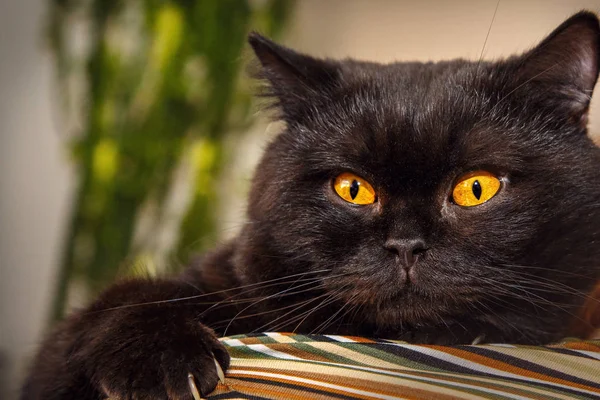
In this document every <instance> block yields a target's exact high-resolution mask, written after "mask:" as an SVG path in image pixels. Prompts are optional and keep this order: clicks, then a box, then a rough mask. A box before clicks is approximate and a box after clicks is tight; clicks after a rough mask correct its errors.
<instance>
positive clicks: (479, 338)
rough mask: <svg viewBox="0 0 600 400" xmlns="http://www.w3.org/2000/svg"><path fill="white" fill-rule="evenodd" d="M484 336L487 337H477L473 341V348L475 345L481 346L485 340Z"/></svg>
mask: <svg viewBox="0 0 600 400" xmlns="http://www.w3.org/2000/svg"><path fill="white" fill-rule="evenodd" d="M484 336H485V335H479V336H477V337H476V338H475V339H474V340H473V342H472V343H471V346H475V345H478V344H480V343H481V342H482V341H483V338H484Z"/></svg>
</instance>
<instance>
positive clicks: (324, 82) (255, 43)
mask: <svg viewBox="0 0 600 400" xmlns="http://www.w3.org/2000/svg"><path fill="white" fill-rule="evenodd" d="M248 43H249V44H250V46H251V47H252V49H253V50H254V53H255V54H256V57H257V58H258V61H259V62H260V70H259V72H258V73H256V74H255V75H256V77H257V78H259V79H264V80H266V81H268V83H269V89H268V90H267V91H266V93H265V95H266V96H268V97H274V98H275V100H276V105H278V106H279V107H280V108H281V109H282V111H283V113H284V117H285V118H293V117H297V116H298V115H299V114H301V113H302V111H303V110H306V108H307V106H308V105H310V104H311V103H312V102H315V101H318V100H319V99H323V98H326V97H327V96H329V95H330V94H331V91H332V90H333V89H334V88H335V86H336V82H337V79H338V78H339V74H340V70H339V65H338V63H336V62H334V61H329V60H321V59H317V58H313V57H310V56H307V55H304V54H300V53H298V52H296V51H294V50H292V49H289V48H287V47H285V46H282V45H279V44H277V43H275V42H273V41H271V40H270V39H268V38H266V37H264V36H262V35H260V34H258V33H256V32H251V33H250V34H249V35H248Z"/></svg>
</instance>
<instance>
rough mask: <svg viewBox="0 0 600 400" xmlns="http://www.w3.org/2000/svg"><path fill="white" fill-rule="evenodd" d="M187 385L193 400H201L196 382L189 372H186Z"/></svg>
mask: <svg viewBox="0 0 600 400" xmlns="http://www.w3.org/2000/svg"><path fill="white" fill-rule="evenodd" d="M188 385H189V386H190V392H192V396H193V397H194V400H202V397H201V396H200V391H198V387H197V386H196V380H195V379H194V375H193V374H192V373H191V372H188Z"/></svg>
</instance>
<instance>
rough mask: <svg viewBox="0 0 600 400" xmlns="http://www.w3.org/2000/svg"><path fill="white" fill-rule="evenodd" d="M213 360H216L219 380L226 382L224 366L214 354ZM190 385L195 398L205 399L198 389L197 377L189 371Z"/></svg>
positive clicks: (196, 399)
mask: <svg viewBox="0 0 600 400" xmlns="http://www.w3.org/2000/svg"><path fill="white" fill-rule="evenodd" d="M213 361H214V362H215V367H216V368H217V375H218V376H219V382H221V383H225V374H224V373H223V368H221V365H220V364H219V362H218V361H217V359H216V358H215V357H214V356H213ZM188 386H189V387H190V392H192V396H193V397H194V400H203V399H202V396H200V391H199V390H198V386H196V379H195V378H194V374H192V373H191V372H188Z"/></svg>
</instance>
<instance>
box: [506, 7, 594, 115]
mask: <svg viewBox="0 0 600 400" xmlns="http://www.w3.org/2000/svg"><path fill="white" fill-rule="evenodd" d="M520 61H521V63H520V66H519V68H518V72H517V76H518V79H517V84H518V85H520V86H523V87H524V86H528V84H529V83H532V84H534V85H535V84H538V85H541V86H539V89H540V90H539V91H538V90H537V89H535V90H536V91H538V93H539V94H540V95H542V96H547V99H546V100H547V101H550V102H552V105H553V106H558V107H559V110H564V111H566V112H567V113H568V115H569V117H570V118H571V119H572V121H574V122H576V123H579V124H582V125H583V126H585V124H586V123H587V111H588V108H589V103H590V99H591V96H592V91H593V90H594V86H595V84H596V80H597V79H598V71H599V67H600V25H599V22H598V17H597V16H596V15H595V14H593V13H591V12H586V11H582V12H579V13H577V14H575V15H573V16H572V17H571V18H569V19H568V20H566V21H565V22H563V23H562V24H561V25H560V26H559V27H558V28H556V29H555V30H554V32H552V33H551V34H550V35H548V37H546V39H544V40H543V41H542V42H541V43H540V44H539V45H538V46H537V47H535V48H534V49H533V50H531V51H529V52H528V53H526V54H525V55H523V56H522V57H521V58H520ZM547 101H546V102H547Z"/></svg>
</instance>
